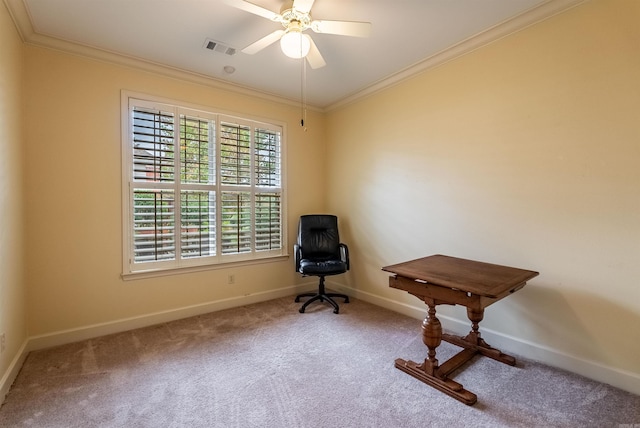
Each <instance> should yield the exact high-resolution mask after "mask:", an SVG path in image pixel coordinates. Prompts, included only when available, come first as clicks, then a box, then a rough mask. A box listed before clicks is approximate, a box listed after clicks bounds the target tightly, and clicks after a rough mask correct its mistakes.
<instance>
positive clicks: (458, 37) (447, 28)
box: [5, 0, 582, 109]
mask: <svg viewBox="0 0 640 428" xmlns="http://www.w3.org/2000/svg"><path fill="white" fill-rule="evenodd" d="M581 1H582V0H393V1H391V0H316V1H315V3H314V5H313V8H312V9H311V15H312V17H313V18H314V19H326V20H350V21H368V22H371V23H372V31H371V36H370V37H369V38H366V39H364V38H357V37H346V36H336V35H330V34H316V33H313V32H311V31H310V30H307V31H308V32H309V34H310V35H311V37H312V38H313V40H314V41H315V43H316V45H317V46H318V48H319V50H320V52H321V53H322V55H323V57H324V59H325V61H326V62H327V65H326V66H325V67H323V68H319V69H315V70H314V69H311V68H310V67H306V82H307V83H306V101H307V103H308V104H309V105H311V106H315V107H318V108H324V109H327V108H331V107H332V106H336V105H340V104H341V103H344V102H347V101H348V100H349V99H353V98H354V97H357V96H358V95H359V94H363V93H367V92H370V91H373V90H375V89H376V88H379V87H382V86H385V85H387V84H389V83H390V82H393V81H394V80H397V79H400V78H402V77H406V76H408V75H411V74H414V73H416V72H419V71H421V70H423V69H426V68H428V67H430V66H433V65H435V64H437V63H440V62H442V61H445V60H448V59H450V58H453V57H455V56H457V55H460V54H462V53H464V52H466V51H468V50H471V49H474V48H475V47H477V46H479V45H482V44H485V43H488V42H490V41H492V40H495V39H497V38H499V37H503V36H504V35H506V34H509V33H511V32H514V31H517V30H518V29H520V28H522V27H524V26H527V25H531V24H532V23H535V22H538V21H540V20H542V19H545V18H547V17H548V16H551V15H553V14H556V13H559V12H561V11H563V10H565V9H567V8H569V7H571V6H574V5H575V4H577V3H579V2H581ZM282 2H283V0H253V3H255V4H257V5H259V6H261V7H264V8H266V9H269V10H272V11H275V12H279V11H280V7H281V5H282ZM5 3H6V4H7V6H8V8H9V11H10V12H11V14H12V16H13V18H14V20H15V21H16V24H17V27H18V29H19V31H20V34H21V35H22V37H23V39H24V40H25V41H26V42H28V43H35V44H39V45H49V46H52V47H56V48H58V49H59V48H61V47H62V48H63V49H67V50H72V51H73V50H77V49H80V48H81V49H82V52H84V53H86V52H88V51H92V52H94V53H95V54H96V55H98V54H99V55H109V56H110V57H111V58H113V57H115V56H114V55H113V54H118V55H117V57H120V58H123V59H126V60H127V61H129V62H131V61H132V59H135V60H136V62H137V60H142V61H143V62H144V64H147V65H150V64H153V65H154V66H157V65H163V66H168V67H170V69H171V70H173V71H174V72H175V71H180V72H182V71H185V72H188V73H190V74H193V75H195V76H198V77H199V78H202V77H204V78H206V79H207V80H211V82H214V83H217V84H220V83H221V82H222V83H223V84H226V82H228V83H231V84H232V87H235V88H238V87H240V88H243V89H244V88H249V89H252V90H257V91H259V92H261V93H264V94H270V95H275V96H278V97H283V98H287V99H290V100H295V101H299V100H300V99H301V88H302V86H301V76H302V67H301V64H302V61H301V60H294V59H290V58H288V57H286V56H284V54H282V52H281V51H280V46H279V44H278V43H274V44H273V45H271V46H269V47H267V48H266V49H264V50H262V51H261V52H258V53H257V54H255V55H247V54H244V53H242V52H240V50H241V49H242V48H244V47H246V46H248V45H249V44H251V43H253V42H255V41H256V40H258V39H260V38H261V37H263V36H265V35H267V34H269V33H271V32H273V31H274V30H277V29H281V28H282V26H281V25H280V24H279V23H275V22H271V21H269V20H267V19H265V18H261V17H259V16H256V15H253V14H250V13H248V12H244V11H241V10H238V9H235V8H233V7H231V6H229V5H227V4H225V3H224V0H5ZM207 40H214V41H218V42H222V43H223V44H225V45H228V46H230V47H232V48H236V49H237V53H236V54H235V55H232V56H230V55H227V54H225V53H221V52H216V51H211V50H208V49H205V45H206V41H207ZM87 48H92V49H87ZM94 48H95V49H94ZM227 65H230V66H233V67H234V68H235V72H234V73H232V74H229V73H226V72H225V71H224V67H225V66H227Z"/></svg>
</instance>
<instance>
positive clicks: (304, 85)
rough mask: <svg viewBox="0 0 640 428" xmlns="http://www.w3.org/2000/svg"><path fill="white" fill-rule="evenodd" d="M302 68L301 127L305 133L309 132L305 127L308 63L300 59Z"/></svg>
mask: <svg viewBox="0 0 640 428" xmlns="http://www.w3.org/2000/svg"><path fill="white" fill-rule="evenodd" d="M300 62H301V66H300V67H301V68H300V94H301V95H300V96H301V102H300V104H301V105H300V108H301V110H300V116H301V119H300V126H302V127H303V128H304V131H305V132H306V131H307V127H306V126H304V121H305V119H306V118H307V91H306V89H307V62H306V60H305V58H300Z"/></svg>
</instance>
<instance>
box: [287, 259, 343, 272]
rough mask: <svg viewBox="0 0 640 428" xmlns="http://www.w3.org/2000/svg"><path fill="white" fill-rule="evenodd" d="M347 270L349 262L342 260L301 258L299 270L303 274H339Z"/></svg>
mask: <svg viewBox="0 0 640 428" xmlns="http://www.w3.org/2000/svg"><path fill="white" fill-rule="evenodd" d="M346 271H347V264H346V263H345V262H343V261H341V260H327V261H312V260H309V259H302V260H300V270H299V272H300V273H302V274H303V275H337V274H340V273H344V272H346Z"/></svg>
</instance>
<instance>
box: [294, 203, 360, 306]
mask: <svg viewBox="0 0 640 428" xmlns="http://www.w3.org/2000/svg"><path fill="white" fill-rule="evenodd" d="M293 250H294V252H295V257H296V271H297V272H300V273H301V274H302V275H304V276H318V277H320V284H319V285H318V292H317V293H303V294H300V295H298V296H297V297H296V302H299V301H300V298H301V297H311V299H309V300H307V301H306V302H305V303H304V304H303V305H302V307H301V308H300V313H304V310H305V309H306V308H307V306H309V304H310V303H311V302H315V301H316V300H320V301H321V302H324V301H326V302H328V303H329V304H331V306H333V308H334V309H333V313H334V314H337V313H338V312H339V311H340V307H339V306H338V304H337V303H336V302H335V300H333V299H332V297H341V298H343V299H344V302H345V303H349V296H347V295H345V294H338V293H327V292H326V291H325V289H324V277H325V276H329V275H339V274H341V273H345V272H346V271H348V270H349V248H348V247H347V246H346V245H345V244H343V243H341V242H340V237H339V235H338V218H337V217H336V216H334V215H326V214H312V215H303V216H302V217H300V223H298V243H297V244H295V245H294V247H293Z"/></svg>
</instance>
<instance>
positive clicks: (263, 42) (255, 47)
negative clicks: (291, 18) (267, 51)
mask: <svg viewBox="0 0 640 428" xmlns="http://www.w3.org/2000/svg"><path fill="white" fill-rule="evenodd" d="M283 34H284V30H276V31H274V32H273V33H271V34H269V35H268V36H264V37H263V38H261V39H260V40H258V41H257V42H255V43H252V44H250V45H249V46H247V47H246V48H244V49H242V52H243V53H246V54H249V55H253V54H255V53H258V52H260V51H261V50H262V49H264V48H266V47H267V46H269V45H270V44H272V43H275V42H277V41H278V40H280V38H281V37H282V35H283Z"/></svg>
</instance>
